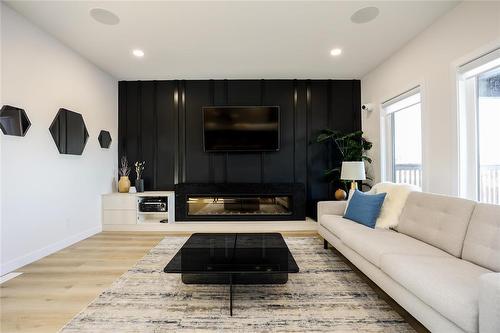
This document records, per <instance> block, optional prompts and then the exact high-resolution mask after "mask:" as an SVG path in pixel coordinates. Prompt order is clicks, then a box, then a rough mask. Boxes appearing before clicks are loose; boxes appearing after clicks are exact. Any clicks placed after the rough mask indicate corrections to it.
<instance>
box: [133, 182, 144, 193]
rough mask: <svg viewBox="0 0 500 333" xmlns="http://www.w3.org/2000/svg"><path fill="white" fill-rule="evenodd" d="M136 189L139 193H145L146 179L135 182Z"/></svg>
mask: <svg viewBox="0 0 500 333" xmlns="http://www.w3.org/2000/svg"><path fill="white" fill-rule="evenodd" d="M135 189H136V190H137V192H138V193H141V192H144V179H136V180H135Z"/></svg>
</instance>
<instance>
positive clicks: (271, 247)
mask: <svg viewBox="0 0 500 333" xmlns="http://www.w3.org/2000/svg"><path fill="white" fill-rule="evenodd" d="M164 272H165V273H180V274H181V277H182V282H184V283H186V284H229V311H230V314H231V316H232V315H233V285H234V284H284V283H286V282H287V281H288V273H298V272H299V267H298V266H297V263H296V262H295V259H294V258H293V255H292V254H291V253H290V250H289V249H288V246H287V245H286V243H285V240H284V239H283V236H281V234H279V233H252V234H251V233H196V234H193V235H191V237H189V239H188V240H187V241H186V243H185V244H184V245H183V246H182V248H181V249H180V250H179V252H177V254H176V255H175V256H174V257H173V258H172V260H170V262H169V263H168V264H167V266H165V269H164Z"/></svg>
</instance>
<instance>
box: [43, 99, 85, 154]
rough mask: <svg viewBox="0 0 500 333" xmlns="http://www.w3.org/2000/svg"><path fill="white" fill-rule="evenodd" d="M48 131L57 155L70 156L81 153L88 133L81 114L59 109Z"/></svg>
mask: <svg viewBox="0 0 500 333" xmlns="http://www.w3.org/2000/svg"><path fill="white" fill-rule="evenodd" d="M49 129H50V133H51V134H52V138H53V139H54V142H55V143H56V146H57V149H59V153H61V154H70V155H81V154H82V153H83V150H84V149H85V145H86V144H87V140H88V138H89V132H88V131H87V127H86V126H85V122H84V121H83V117H82V115H81V114H79V113H76V112H73V111H70V110H66V109H59V112H57V115H56V117H55V118H54V121H53V122H52V124H51V125H50V128H49Z"/></svg>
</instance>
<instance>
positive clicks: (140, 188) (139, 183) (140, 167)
mask: <svg viewBox="0 0 500 333" xmlns="http://www.w3.org/2000/svg"><path fill="white" fill-rule="evenodd" d="M144 165H146V162H145V161H142V162H135V165H134V166H135V174H136V176H137V177H136V179H135V188H136V189H137V192H139V193H140V192H144V179H142V178H141V175H142V172H143V171H144Z"/></svg>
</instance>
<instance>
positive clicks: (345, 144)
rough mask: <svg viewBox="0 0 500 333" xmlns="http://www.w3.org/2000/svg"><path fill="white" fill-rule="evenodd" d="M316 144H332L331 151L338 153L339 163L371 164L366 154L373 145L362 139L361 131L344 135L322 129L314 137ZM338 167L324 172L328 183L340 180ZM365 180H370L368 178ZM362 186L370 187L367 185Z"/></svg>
mask: <svg viewBox="0 0 500 333" xmlns="http://www.w3.org/2000/svg"><path fill="white" fill-rule="evenodd" d="M316 142H318V143H330V144H332V146H333V149H334V150H337V151H338V152H340V159H341V160H340V162H344V161H366V162H367V163H372V159H371V158H370V157H369V156H368V155H367V154H366V152H367V151H369V150H370V149H371V148H372V146H373V143H371V142H370V141H368V140H367V139H366V138H364V137H363V131H355V132H352V133H348V134H344V133H341V132H339V131H334V130H331V129H324V130H321V131H320V133H319V134H318V136H317V137H316ZM332 153H333V154H336V155H337V156H338V153H336V152H335V151H334V152H332ZM340 167H341V166H340V165H338V166H335V167H333V168H331V169H328V170H325V177H326V178H327V179H328V180H329V181H338V180H340ZM366 179H368V180H371V178H370V177H368V176H367V177H366ZM364 185H367V186H370V185H369V184H364Z"/></svg>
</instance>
